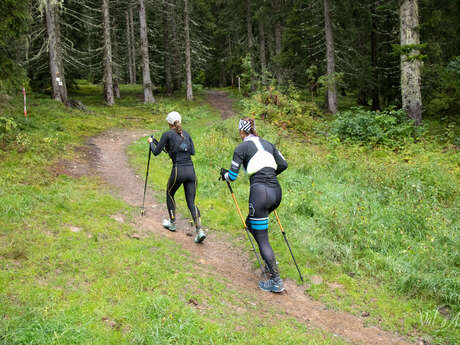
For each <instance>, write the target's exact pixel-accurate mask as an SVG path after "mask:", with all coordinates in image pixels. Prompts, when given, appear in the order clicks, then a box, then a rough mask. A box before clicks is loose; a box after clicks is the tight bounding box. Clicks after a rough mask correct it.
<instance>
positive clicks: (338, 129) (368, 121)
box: [331, 107, 420, 146]
mask: <svg viewBox="0 0 460 345" xmlns="http://www.w3.org/2000/svg"><path fill="white" fill-rule="evenodd" d="M331 129H332V133H334V134H336V135H337V136H338V137H339V138H340V139H342V140H346V139H350V140H353V141H358V142H362V143H368V144H372V145H386V146H397V145H398V144H400V143H401V142H403V141H405V140H407V139H409V138H413V137H414V136H415V135H416V134H417V131H418V130H420V129H417V128H416V127H415V126H414V123H413V121H412V120H410V119H409V118H408V116H407V115H406V113H405V112H404V111H403V110H395V109H394V108H388V109H386V110H384V111H381V112H376V111H370V110H365V109H363V108H359V107H355V108H351V109H350V110H347V111H344V112H340V113H338V115H337V118H336V119H335V120H334V121H333V123H332V127H331Z"/></svg>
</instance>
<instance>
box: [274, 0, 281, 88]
mask: <svg viewBox="0 0 460 345" xmlns="http://www.w3.org/2000/svg"><path fill="white" fill-rule="evenodd" d="M273 11H274V15H275V18H276V19H275V26H274V29H275V54H276V56H277V57H279V56H280V54H281V50H282V43H281V22H280V15H281V14H280V12H281V4H280V0H273ZM276 72H277V73H276V77H277V80H278V84H282V83H283V76H282V71H281V66H279V63H277V71H276Z"/></svg>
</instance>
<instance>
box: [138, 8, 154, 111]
mask: <svg viewBox="0 0 460 345" xmlns="http://www.w3.org/2000/svg"><path fill="white" fill-rule="evenodd" d="M139 21H140V27H141V30H140V36H141V51H142V80H143V85H144V103H154V102H155V98H153V93H152V81H151V79H150V61H149V42H148V39H147V21H146V19H145V6H144V0H139Z"/></svg>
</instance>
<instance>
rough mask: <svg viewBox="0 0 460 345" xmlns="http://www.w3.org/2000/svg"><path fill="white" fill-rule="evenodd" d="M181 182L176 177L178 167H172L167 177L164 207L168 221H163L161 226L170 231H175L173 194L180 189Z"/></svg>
mask: <svg viewBox="0 0 460 345" xmlns="http://www.w3.org/2000/svg"><path fill="white" fill-rule="evenodd" d="M180 185H181V182H180V181H179V176H178V167H177V166H173V168H172V170H171V175H170V176H169V180H168V185H167V186H166V206H167V207H168V213H169V220H168V219H165V220H163V226H164V227H165V228H166V229H168V230H170V231H176V224H175V222H176V214H175V212H176V202H175V201H174V194H176V191H177V189H178V188H179V187H180Z"/></svg>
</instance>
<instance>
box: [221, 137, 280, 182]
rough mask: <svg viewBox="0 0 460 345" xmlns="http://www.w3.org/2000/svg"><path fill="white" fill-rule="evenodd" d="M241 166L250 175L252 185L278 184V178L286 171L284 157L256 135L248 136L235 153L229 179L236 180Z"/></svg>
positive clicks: (273, 146) (270, 144)
mask: <svg viewBox="0 0 460 345" xmlns="http://www.w3.org/2000/svg"><path fill="white" fill-rule="evenodd" d="M241 165H242V166H243V168H244V169H245V170H246V172H247V173H248V175H249V180H250V182H251V184H253V183H265V184H278V180H277V178H276V176H277V175H278V174H280V173H281V172H283V171H284V170H286V168H287V162H286V160H285V159H284V157H283V155H282V154H281V153H280V152H279V151H278V149H276V147H275V145H273V144H272V143H270V142H269V141H267V140H265V139H262V138H259V137H257V136H255V135H248V136H247V137H246V138H245V139H244V141H243V142H242V143H241V144H239V145H238V146H237V147H236V149H235V152H234V153H233V159H232V165H231V167H230V170H229V171H228V178H229V179H230V180H231V181H234V180H236V178H237V177H238V173H239V170H240V167H241Z"/></svg>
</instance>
